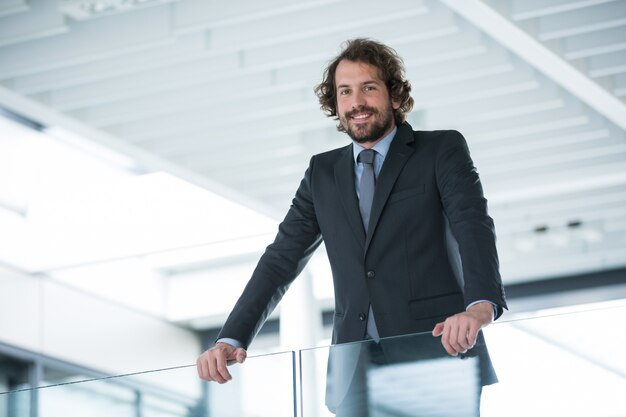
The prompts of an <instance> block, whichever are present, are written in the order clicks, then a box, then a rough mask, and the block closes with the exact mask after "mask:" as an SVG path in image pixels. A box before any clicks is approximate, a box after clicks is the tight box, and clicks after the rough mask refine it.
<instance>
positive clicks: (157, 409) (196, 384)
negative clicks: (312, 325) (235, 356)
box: [0, 352, 296, 417]
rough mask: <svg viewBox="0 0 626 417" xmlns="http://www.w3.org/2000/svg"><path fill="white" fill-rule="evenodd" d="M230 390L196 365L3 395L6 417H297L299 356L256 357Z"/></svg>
mask: <svg viewBox="0 0 626 417" xmlns="http://www.w3.org/2000/svg"><path fill="white" fill-rule="evenodd" d="M229 370H230V372H231V374H232V376H233V379H232V380H231V381H230V382H228V383H227V384H223V385H220V384H217V383H213V382H210V383H208V382H204V381H200V379H199V378H198V374H197V371H196V367H195V365H189V366H182V367H177V368H169V369H161V370H155V371H147V372H139V373H134V374H128V375H121V376H113V377H106V378H95V379H82V380H80V376H79V375H75V374H72V375H69V374H65V375H63V374H62V373H57V374H54V373H52V372H44V375H45V374H48V375H50V377H51V379H53V381H42V385H43V386H40V387H37V388H30V387H28V385H27V384H26V383H21V384H20V385H19V386H13V387H11V388H12V389H13V391H9V392H5V393H1V394H0V417H74V416H75V417H84V416H89V417H100V416H102V417H105V416H106V417H110V416H116V417H126V416H128V417H136V416H142V417H209V416H210V417H293V416H295V409H296V405H295V404H296V398H295V384H294V382H295V354H294V353H293V352H284V353H276V354H270V355H262V356H251V357H249V358H248V359H247V360H246V362H245V364H243V365H238V364H236V365H232V366H230V368H229Z"/></svg>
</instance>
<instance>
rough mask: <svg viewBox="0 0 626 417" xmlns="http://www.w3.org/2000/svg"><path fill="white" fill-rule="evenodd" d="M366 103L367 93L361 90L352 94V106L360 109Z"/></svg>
mask: <svg viewBox="0 0 626 417" xmlns="http://www.w3.org/2000/svg"><path fill="white" fill-rule="evenodd" d="M364 105H365V95H364V94H363V93H362V92H361V91H355V92H354V94H352V108H353V109H358V108H359V107H361V106H364Z"/></svg>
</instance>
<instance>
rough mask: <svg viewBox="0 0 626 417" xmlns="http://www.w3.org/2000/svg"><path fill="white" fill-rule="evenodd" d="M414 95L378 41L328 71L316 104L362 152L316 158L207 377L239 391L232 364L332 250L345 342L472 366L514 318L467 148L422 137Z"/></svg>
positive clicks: (353, 50)
mask: <svg viewBox="0 0 626 417" xmlns="http://www.w3.org/2000/svg"><path fill="white" fill-rule="evenodd" d="M410 90H411V86H410V84H409V82H408V81H406V80H405V78H404V68H403V65H402V61H401V59H400V58H399V57H398V56H397V54H396V53H395V51H394V50H393V49H391V48H389V47H387V46H385V45H382V44H380V43H377V42H374V41H371V40H367V39H355V40H352V41H348V42H347V43H346V46H345V48H344V50H343V51H342V52H341V53H340V55H339V56H337V57H336V58H335V59H334V60H333V61H332V62H331V63H330V65H329V66H328V68H327V69H326V71H325V74H324V80H323V82H322V83H321V84H320V85H319V86H317V88H316V93H317V95H318V98H319V100H320V104H321V108H322V110H324V111H325V112H326V113H327V114H328V115H329V116H330V117H336V118H337V120H338V130H340V131H342V132H345V133H347V134H348V136H349V137H350V138H351V139H352V143H350V144H349V145H348V146H345V147H343V148H339V149H335V150H332V151H329V152H326V153H322V154H319V155H315V156H313V157H312V158H311V162H310V165H309V168H308V170H307V171H306V173H305V174H304V178H303V180H302V182H301V184H300V187H299V188H298V190H297V192H296V196H295V198H294V199H293V203H292V205H291V207H290V209H289V212H288V213H287V215H286V217H285V219H284V220H283V222H282V223H281V224H280V226H279V231H278V234H277V236H276V239H275V241H274V243H272V244H271V245H270V246H268V248H267V249H266V251H265V253H264V254H263V256H262V257H261V259H260V261H259V263H258V266H257V268H256V269H255V271H254V273H253V275H252V278H251V279H250V281H249V283H248V285H247V286H246V288H245V290H244V292H243V294H242V295H241V297H240V299H239V301H238V302H237V304H236V305H235V307H234V309H233V311H232V312H231V314H230V316H229V317H228V319H227V321H226V323H225V324H224V327H223V328H222V331H221V333H220V335H219V338H218V342H217V343H216V346H215V347H213V348H211V349H209V350H207V351H206V352H204V353H203V354H202V355H201V356H200V357H199V359H198V364H197V365H198V372H199V375H200V377H201V378H203V379H206V380H210V381H217V382H218V383H224V382H226V381H228V380H229V379H231V375H230V373H229V372H228V369H227V367H226V363H227V361H237V362H243V360H244V359H245V356H246V350H245V349H246V348H247V347H248V346H249V344H250V343H251V341H252V339H253V338H254V336H255V335H256V333H257V331H258V330H259V328H260V327H261V326H262V324H263V322H264V320H265V318H266V317H267V316H268V315H269V314H270V313H271V311H272V310H273V309H274V307H275V306H276V304H277V303H278V302H279V301H280V299H281V297H282V296H283V294H284V293H285V291H286V290H287V288H288V286H289V284H290V283H291V282H292V281H293V280H294V279H295V278H296V276H297V275H298V274H299V273H300V271H301V270H302V269H303V268H304V266H305V264H306V262H307V261H308V259H309V258H310V256H311V255H312V254H313V252H314V251H315V249H316V248H317V247H318V246H319V244H320V243H321V241H322V239H323V240H324V242H325V245H326V250H327V252H328V257H329V260H330V264H331V268H332V273H333V280H334V289H335V316H334V325H333V337H332V341H333V344H338V343H346V342H353V341H359V340H364V339H366V338H372V339H374V340H379V338H381V337H389V336H396V335H402V334H410V333H417V332H424V331H432V334H433V336H440V337H441V346H443V349H445V351H446V352H447V353H448V354H449V355H452V356H456V355H459V354H462V355H465V354H468V355H469V354H471V349H472V348H473V347H474V345H475V344H476V342H477V340H479V341H480V340H481V339H480V336H481V335H480V333H479V330H480V329H481V328H482V327H484V326H486V325H488V324H489V323H491V322H492V321H493V320H494V319H495V318H497V317H499V316H500V315H501V314H502V309H503V308H506V302H505V299H504V290H503V288H502V283H501V279H500V275H499V272H498V258H497V253H496V247H495V232H494V226H493V221H492V219H491V218H490V217H489V216H488V214H487V203H486V200H485V198H484V197H483V192H482V186H481V184H480V180H479V178H478V174H477V172H476V169H475V168H474V165H473V162H472V160H471V158H470V156H469V151H468V148H467V145H466V143H465V140H464V139H463V136H462V135H461V134H460V133H458V132H456V131H434V132H426V131H413V129H412V128H411V126H410V125H409V124H408V123H406V121H405V118H406V113H408V112H409V111H411V109H412V107H413V99H412V98H411V96H410ZM372 150H373V152H372ZM361 152H363V154H361ZM468 351H469V352H468ZM487 359H488V357H487ZM489 368H490V365H489ZM494 380H495V375H492V376H491V377H486V379H485V380H484V383H491V382H494Z"/></svg>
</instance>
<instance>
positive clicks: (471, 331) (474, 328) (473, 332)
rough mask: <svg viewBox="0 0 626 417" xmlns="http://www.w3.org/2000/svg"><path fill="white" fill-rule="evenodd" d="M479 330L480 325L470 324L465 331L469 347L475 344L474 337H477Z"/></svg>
mask: <svg viewBox="0 0 626 417" xmlns="http://www.w3.org/2000/svg"><path fill="white" fill-rule="evenodd" d="M479 330H480V326H479V325H476V326H471V327H470V329H469V331H468V332H467V339H468V342H469V344H470V347H469V348H470V349H471V348H473V347H474V346H475V345H476V339H477V338H478V331H479Z"/></svg>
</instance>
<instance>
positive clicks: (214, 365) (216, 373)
mask: <svg viewBox="0 0 626 417" xmlns="http://www.w3.org/2000/svg"><path fill="white" fill-rule="evenodd" d="M210 353H211V354H210V358H209V360H208V361H207V363H208V365H209V375H210V376H211V380H213V381H215V382H217V383H218V384H223V383H225V382H226V379H225V378H224V376H223V375H222V373H221V371H220V369H219V364H220V362H221V363H223V364H224V366H226V358H225V357H224V354H223V353H222V352H221V350H220V349H213V350H211V352H210ZM226 372H227V373H228V371H226Z"/></svg>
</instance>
